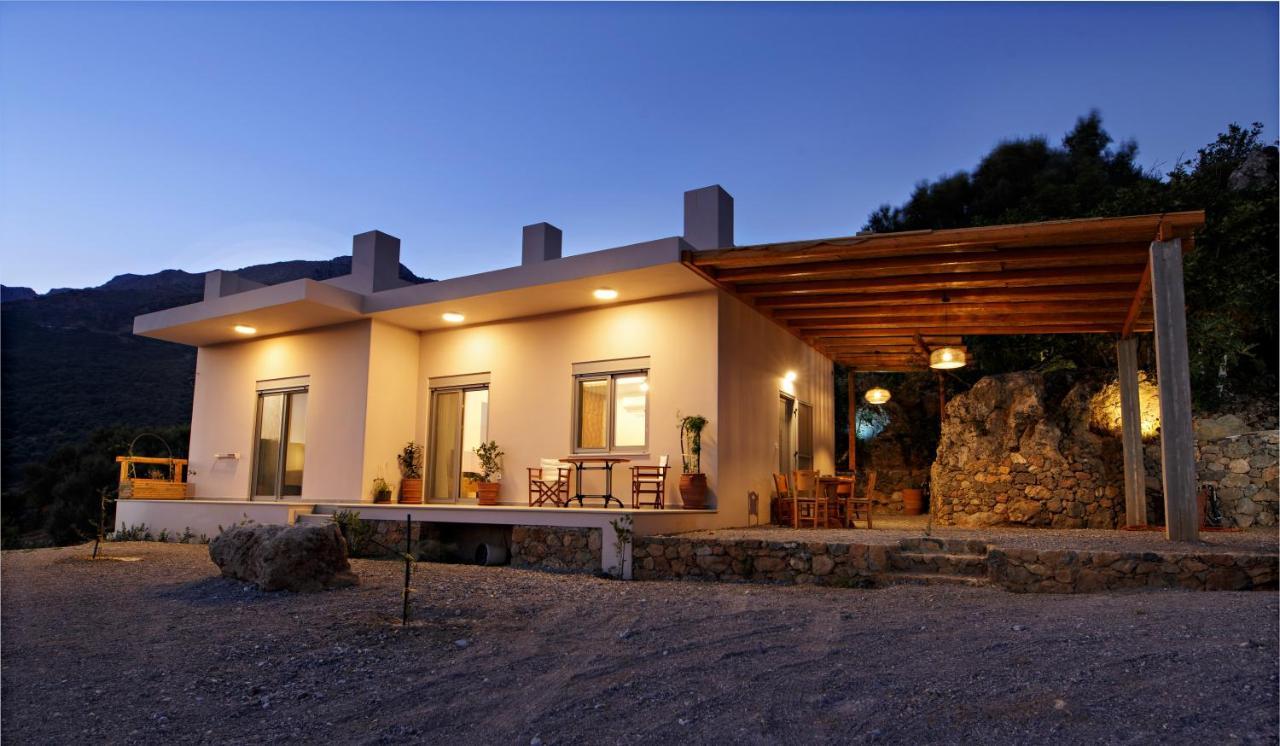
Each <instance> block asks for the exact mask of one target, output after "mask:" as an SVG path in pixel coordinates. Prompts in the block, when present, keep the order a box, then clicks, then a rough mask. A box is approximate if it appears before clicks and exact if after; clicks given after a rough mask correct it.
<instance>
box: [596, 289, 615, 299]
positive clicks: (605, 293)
mask: <svg viewBox="0 0 1280 746" xmlns="http://www.w3.org/2000/svg"><path fill="white" fill-rule="evenodd" d="M591 294H592V295H594V296H595V297H596V300H613V299H614V298H617V297H618V291H617V290H614V289H613V288H596V289H595V292H593V293H591Z"/></svg>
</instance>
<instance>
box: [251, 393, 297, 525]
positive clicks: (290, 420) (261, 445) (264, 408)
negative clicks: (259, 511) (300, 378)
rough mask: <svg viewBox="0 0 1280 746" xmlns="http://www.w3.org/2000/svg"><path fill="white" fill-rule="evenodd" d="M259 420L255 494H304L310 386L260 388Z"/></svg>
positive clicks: (262, 496) (268, 496)
mask: <svg viewBox="0 0 1280 746" xmlns="http://www.w3.org/2000/svg"><path fill="white" fill-rule="evenodd" d="M257 422H258V424H257V437H256V438H254V454H253V464H254V465H253V497H254V498H257V499H271V500H279V499H281V498H285V497H301V496H302V465H303V460H304V456H305V455H306V449H307V390H306V389H292V390H284V391H261V392H259V393H258V421H257Z"/></svg>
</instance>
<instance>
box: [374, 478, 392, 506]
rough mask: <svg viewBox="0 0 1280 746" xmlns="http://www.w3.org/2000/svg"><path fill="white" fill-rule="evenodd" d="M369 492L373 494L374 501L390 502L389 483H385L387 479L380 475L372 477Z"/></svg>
mask: <svg viewBox="0 0 1280 746" xmlns="http://www.w3.org/2000/svg"><path fill="white" fill-rule="evenodd" d="M369 492H370V494H372V495H373V501H374V502H376V503H389V502H391V485H389V484H387V480H385V479H383V478H382V477H374V478H373V487H372V488H371V489H370V490H369Z"/></svg>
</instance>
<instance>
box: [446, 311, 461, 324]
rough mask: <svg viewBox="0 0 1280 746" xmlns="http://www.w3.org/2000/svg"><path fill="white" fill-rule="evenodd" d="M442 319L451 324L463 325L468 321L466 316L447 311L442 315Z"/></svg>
mask: <svg viewBox="0 0 1280 746" xmlns="http://www.w3.org/2000/svg"><path fill="white" fill-rule="evenodd" d="M440 318H442V319H444V320H445V321H448V322H449V323H450V324H461V323H462V322H463V321H466V320H467V317H466V316H463V315H462V314H460V313H458V312H457V311H445V312H444V313H442V314H440Z"/></svg>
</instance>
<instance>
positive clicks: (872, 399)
mask: <svg viewBox="0 0 1280 746" xmlns="http://www.w3.org/2000/svg"><path fill="white" fill-rule="evenodd" d="M863 398H865V399H866V400H867V403H868V404H885V403H886V402H888V401H889V390H888V389H882V388H880V387H879V386H876V387H875V388H873V389H867V393H865V394H863Z"/></svg>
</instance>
